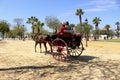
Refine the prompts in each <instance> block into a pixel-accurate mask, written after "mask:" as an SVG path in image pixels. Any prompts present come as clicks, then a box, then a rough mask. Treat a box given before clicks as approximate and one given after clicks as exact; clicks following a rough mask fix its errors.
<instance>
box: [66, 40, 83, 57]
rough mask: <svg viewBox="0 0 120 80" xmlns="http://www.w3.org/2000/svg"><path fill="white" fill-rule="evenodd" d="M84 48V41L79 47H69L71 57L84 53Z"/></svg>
mask: <svg viewBox="0 0 120 80" xmlns="http://www.w3.org/2000/svg"><path fill="white" fill-rule="evenodd" d="M83 50H84V48H83V44H82V42H81V43H80V46H79V47H76V48H75V49H71V48H70V49H68V51H69V55H70V56H71V57H79V56H80V55H81V54H82V52H83Z"/></svg>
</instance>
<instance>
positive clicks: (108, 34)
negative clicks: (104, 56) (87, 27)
mask: <svg viewBox="0 0 120 80" xmlns="http://www.w3.org/2000/svg"><path fill="white" fill-rule="evenodd" d="M104 28H105V30H106V33H107V39H108V37H109V36H110V29H109V28H110V25H109V24H107V25H105V27H104Z"/></svg>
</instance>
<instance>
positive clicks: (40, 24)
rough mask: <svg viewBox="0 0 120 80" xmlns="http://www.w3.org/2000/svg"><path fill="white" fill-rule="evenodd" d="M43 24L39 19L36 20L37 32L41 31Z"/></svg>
mask: <svg viewBox="0 0 120 80" xmlns="http://www.w3.org/2000/svg"><path fill="white" fill-rule="evenodd" d="M43 26H44V23H41V22H40V21H37V22H36V28H37V33H41V31H42V28H43Z"/></svg>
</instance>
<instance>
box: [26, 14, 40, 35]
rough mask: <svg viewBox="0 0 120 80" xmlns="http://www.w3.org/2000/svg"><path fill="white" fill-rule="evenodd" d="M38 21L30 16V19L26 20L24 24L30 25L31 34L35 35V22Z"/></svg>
mask: <svg viewBox="0 0 120 80" xmlns="http://www.w3.org/2000/svg"><path fill="white" fill-rule="evenodd" d="M37 21H38V18H36V17H35V16H31V17H30V18H28V21H27V22H26V23H28V24H32V33H35V27H36V26H35V25H36V22H37Z"/></svg>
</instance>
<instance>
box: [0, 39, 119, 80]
mask: <svg viewBox="0 0 120 80" xmlns="http://www.w3.org/2000/svg"><path fill="white" fill-rule="evenodd" d="M88 44H89V45H88V47H85V49H86V50H85V51H84V52H83V53H82V55H81V56H80V57H78V58H70V60H69V61H68V62H58V61H56V60H55V59H54V58H53V57H52V55H50V54H46V55H45V53H44V52H43V53H40V49H39V46H37V52H36V53H35V52H34V41H32V40H26V41H20V40H4V41H0V80H120V60H119V59H120V43H111V42H95V41H90V42H89V43H88ZM49 50H50V49H49ZM42 51H44V47H43V45H42Z"/></svg>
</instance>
